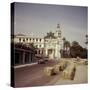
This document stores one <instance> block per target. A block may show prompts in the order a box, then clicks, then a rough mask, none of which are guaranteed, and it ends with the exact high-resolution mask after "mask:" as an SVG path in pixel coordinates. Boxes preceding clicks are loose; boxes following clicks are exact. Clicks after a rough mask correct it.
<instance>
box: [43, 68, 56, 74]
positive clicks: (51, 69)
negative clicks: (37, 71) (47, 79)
mask: <svg viewBox="0 0 90 90" xmlns="http://www.w3.org/2000/svg"><path fill="white" fill-rule="evenodd" d="M44 73H45V75H47V76H52V75H54V74H55V73H54V68H53V67H45V68H44Z"/></svg>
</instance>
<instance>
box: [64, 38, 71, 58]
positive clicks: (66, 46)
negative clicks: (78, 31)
mask: <svg viewBox="0 0 90 90" xmlns="http://www.w3.org/2000/svg"><path fill="white" fill-rule="evenodd" d="M63 54H64V55H63V56H65V57H69V55H70V42H69V41H67V40H66V38H65V37H64V38H63Z"/></svg>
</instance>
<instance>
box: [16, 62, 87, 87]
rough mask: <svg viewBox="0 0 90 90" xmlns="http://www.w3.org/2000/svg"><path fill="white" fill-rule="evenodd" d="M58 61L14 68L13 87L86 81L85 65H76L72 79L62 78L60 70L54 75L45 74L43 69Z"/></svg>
mask: <svg viewBox="0 0 90 90" xmlns="http://www.w3.org/2000/svg"><path fill="white" fill-rule="evenodd" d="M57 63H58V61H48V62H47V63H46V64H37V65H33V66H26V67H23V68H16V69H15V87H32V86H45V85H46V86H47V85H63V84H64V85H65V84H79V83H87V82H88V78H87V77H88V76H87V70H88V69H87V65H77V67H76V73H75V78H74V80H63V79H62V72H60V73H59V74H58V75H54V76H45V74H44V73H43V69H44V68H45V67H47V66H53V65H55V64H57Z"/></svg>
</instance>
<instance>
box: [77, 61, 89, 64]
mask: <svg viewBox="0 0 90 90" xmlns="http://www.w3.org/2000/svg"><path fill="white" fill-rule="evenodd" d="M77 64H78V65H88V61H87V60H80V61H79V62H77Z"/></svg>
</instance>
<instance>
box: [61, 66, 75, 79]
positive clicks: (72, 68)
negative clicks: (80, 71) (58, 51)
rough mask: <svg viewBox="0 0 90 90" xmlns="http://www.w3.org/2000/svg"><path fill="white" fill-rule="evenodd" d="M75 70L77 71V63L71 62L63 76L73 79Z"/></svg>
mask: <svg viewBox="0 0 90 90" xmlns="http://www.w3.org/2000/svg"><path fill="white" fill-rule="evenodd" d="M75 71H76V66H75V64H71V65H69V66H67V68H66V69H65V70H64V71H63V74H62V75H63V78H64V79H70V80H73V79H74V75H75Z"/></svg>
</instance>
